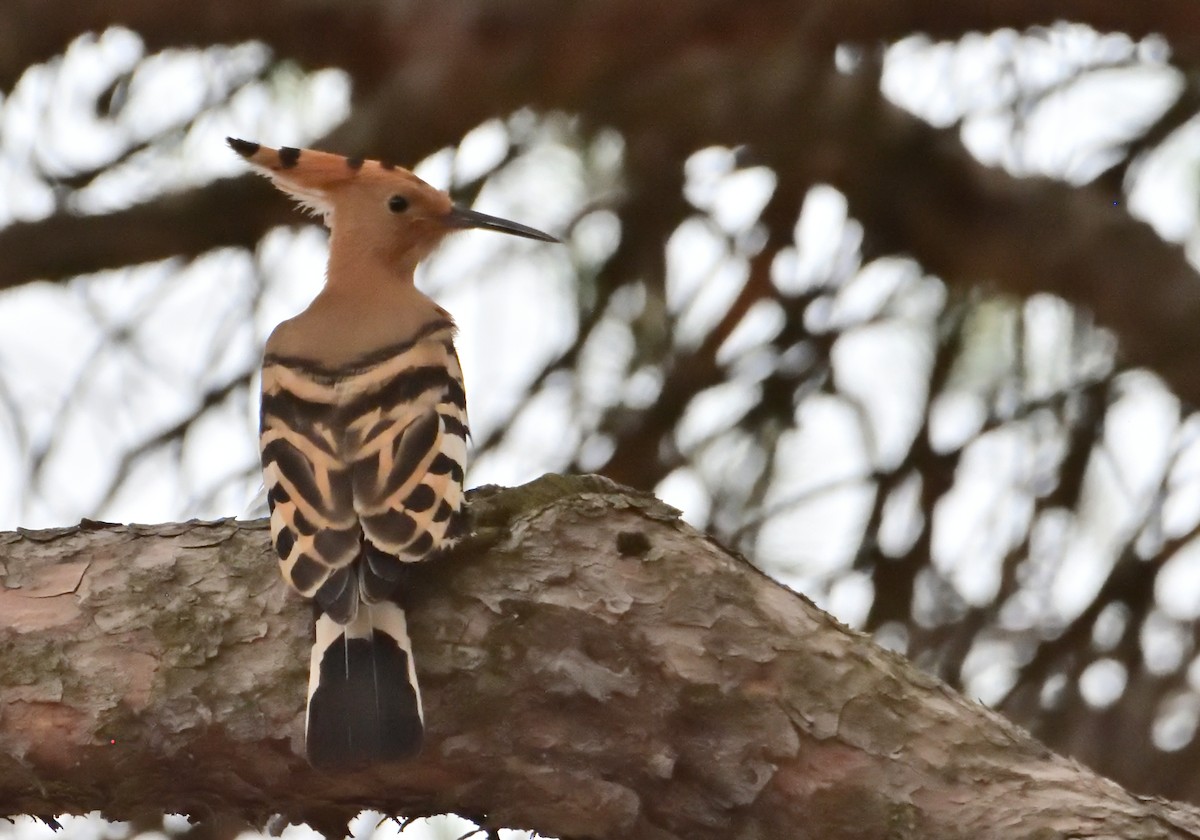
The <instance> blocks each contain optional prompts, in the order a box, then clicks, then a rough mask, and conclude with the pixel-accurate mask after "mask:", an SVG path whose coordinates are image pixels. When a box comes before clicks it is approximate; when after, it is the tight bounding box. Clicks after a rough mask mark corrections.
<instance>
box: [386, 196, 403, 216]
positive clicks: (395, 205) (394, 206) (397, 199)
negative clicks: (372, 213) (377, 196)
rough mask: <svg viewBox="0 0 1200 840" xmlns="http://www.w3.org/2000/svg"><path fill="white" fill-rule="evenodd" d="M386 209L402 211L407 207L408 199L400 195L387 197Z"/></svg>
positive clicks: (395, 211)
mask: <svg viewBox="0 0 1200 840" xmlns="http://www.w3.org/2000/svg"><path fill="white" fill-rule="evenodd" d="M388 209H389V210H391V211H392V212H393V213H403V212H404V211H405V210H407V209H408V199H407V198H405V197H404V196H402V195H394V196H392V197H391V198H389V199H388Z"/></svg>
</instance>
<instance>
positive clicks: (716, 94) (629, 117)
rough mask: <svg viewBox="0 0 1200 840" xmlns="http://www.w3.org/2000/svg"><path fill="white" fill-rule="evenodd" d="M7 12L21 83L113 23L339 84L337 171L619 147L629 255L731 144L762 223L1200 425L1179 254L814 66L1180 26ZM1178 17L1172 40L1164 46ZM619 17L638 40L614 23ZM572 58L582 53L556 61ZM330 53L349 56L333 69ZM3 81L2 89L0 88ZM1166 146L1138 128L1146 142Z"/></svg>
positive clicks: (1088, 7) (361, 11) (146, 6)
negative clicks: (498, 140)
mask: <svg viewBox="0 0 1200 840" xmlns="http://www.w3.org/2000/svg"><path fill="white" fill-rule="evenodd" d="M927 6H928V8H926V7H927ZM934 6H936V9H935V8H934ZM1185 7H1186V8H1185ZM9 8H10V13H11V10H12V8H13V7H9ZM20 8H21V9H23V12H22V13H23V14H25V15H27V16H32V17H36V18H39V19H40V17H41V16H42V15H46V16H47V19H46V21H45V26H42V25H41V24H40V23H39V25H37V26H30V21H25V28H26V30H28V31H31V32H37V33H38V35H37V37H36V38H31V39H29V43H23V44H21V45H19V46H20V48H19V49H16V50H15V51H10V52H8V53H3V52H2V51H0V54H4V55H5V58H6V60H7V61H9V62H14V61H15V62H16V63H17V64H19V65H20V66H21V67H23V66H25V65H26V64H27V63H28V62H30V61H33V60H36V59H38V58H39V57H46V56H47V55H50V54H53V53H54V52H56V51H58V50H61V49H62V47H63V46H64V44H65V43H66V42H67V41H68V40H69V39H70V37H72V36H74V35H75V34H77V33H78V32H80V31H83V29H85V28H87V27H92V28H100V27H102V25H104V24H106V23H111V22H113V21H121V22H123V23H125V24H127V25H129V26H131V27H133V28H134V29H135V30H136V31H137V32H138V33H139V34H140V35H141V36H142V37H143V38H144V39H145V40H146V43H147V46H148V47H149V48H151V49H158V48H162V47H166V46H180V45H195V44H208V43H216V42H228V41H236V40H239V39H245V38H261V39H263V40H264V41H266V42H267V43H268V44H270V45H271V46H272V47H273V48H274V49H275V50H276V51H277V53H278V54H279V55H280V56H286V57H288V58H290V59H293V60H298V61H300V62H302V63H304V64H305V65H307V66H323V65H326V64H330V63H337V64H339V66H343V67H344V68H345V69H346V70H347V71H348V72H349V73H350V74H351V76H352V77H353V79H354V83H355V97H356V110H355V114H354V117H353V118H352V119H351V120H350V122H349V123H347V124H346V125H345V126H343V127H342V128H340V129H339V130H338V131H337V132H336V133H335V135H334V136H333V137H331V138H329V143H328V144H327V145H330V146H331V147H332V148H335V149H342V150H345V151H364V150H369V151H370V152H371V154H372V156H384V157H391V158H393V159H396V160H403V161H415V160H418V159H420V158H421V157H423V156H425V155H427V154H429V153H431V152H433V151H435V150H437V149H438V148H442V147H444V146H447V145H451V144H453V143H455V142H457V141H458V139H459V138H460V137H462V136H463V135H464V134H465V133H466V132H467V131H469V130H470V129H471V128H473V127H474V126H476V125H478V124H479V123H481V122H483V121H485V120H486V119H489V118H491V117H494V116H496V115H503V114H508V113H511V112H513V111H515V110H517V109H519V108H522V107H525V106H530V105H532V106H534V107H537V108H541V109H562V110H565V111H567V112H570V113H573V114H577V115H579V116H580V117H581V119H583V120H584V121H585V123H587V124H590V125H593V126H611V127H615V128H617V129H618V130H620V131H621V132H622V133H623V135H624V136H625V137H626V142H627V143H628V145H629V148H630V154H629V156H628V157H629V172H628V176H627V177H628V185H629V189H630V191H631V192H632V193H635V194H637V193H639V192H640V191H644V190H646V191H650V192H649V195H648V197H646V198H643V199H642V200H639V201H638V203H637V210H638V213H637V216H636V218H631V217H629V216H628V215H626V216H624V218H623V221H624V223H625V227H626V229H629V228H630V227H632V226H637V227H638V228H640V229H641V231H642V233H643V236H644V237H645V239H646V240H647V241H653V242H662V241H665V239H666V236H667V235H668V234H669V232H670V231H671V230H672V229H673V228H674V226H675V225H677V224H678V222H679V216H678V209H679V204H678V196H677V195H675V194H667V193H665V192H661V191H654V188H655V187H656V186H657V185H658V184H659V182H661V180H662V178H661V175H660V174H659V173H661V172H663V171H664V170H676V171H677V170H678V167H679V166H680V165H681V163H682V161H683V160H684V159H685V158H686V156H687V155H688V154H690V153H691V152H692V151H694V150H695V149H697V148H701V147H703V146H706V145H709V144H714V143H722V144H727V145H731V146H733V145H739V144H748V145H749V146H750V148H751V149H752V151H753V153H754V154H755V156H756V157H757V158H758V159H759V160H761V161H762V162H764V163H766V164H768V165H770V166H771V167H772V168H773V169H774V170H775V171H776V172H777V173H778V176H779V187H778V189H777V191H776V195H775V199H774V201H775V203H776V205H778V206H779V207H780V208H781V210H782V211H784V212H786V213H788V214H794V212H795V209H796V208H797V207H798V206H799V203H800V201H801V200H802V198H803V196H804V194H805V191H806V190H807V189H808V188H809V187H810V186H812V185H813V184H816V183H830V184H832V185H834V186H836V187H837V188H838V189H840V190H841V191H842V192H844V193H845V194H846V196H847V197H848V198H849V201H850V207H851V212H852V213H853V214H854V215H855V216H856V218H858V219H859V220H860V221H861V222H862V223H863V224H864V226H865V228H866V229H867V230H868V231H869V233H870V240H869V244H870V246H871V247H872V249H873V250H874V251H875V252H876V253H888V252H891V253H907V254H911V255H912V256H914V257H915V258H916V259H917V260H919V261H920V262H921V264H922V265H924V266H925V267H926V268H928V269H929V270H930V271H932V272H934V273H936V274H938V275H940V276H941V277H943V278H944V279H945V280H946V281H947V282H948V283H950V284H951V285H961V286H973V285H977V284H981V283H982V284H990V285H992V286H994V287H996V288H999V289H1002V290H1004V291H1007V292H1010V293H1013V294H1017V295H1028V294H1031V293H1034V292H1038V291H1046V292H1053V293H1055V294H1059V295H1061V296H1063V297H1065V298H1066V299H1068V300H1071V301H1073V302H1076V303H1079V304H1081V305H1084V306H1086V307H1088V308H1090V309H1091V310H1092V311H1093V312H1094V313H1095V314H1096V316H1097V318H1098V320H1099V321H1100V323H1101V324H1103V325H1104V326H1107V327H1109V328H1110V329H1112V330H1114V331H1115V332H1116V333H1117V334H1118V336H1119V337H1120V340H1121V347H1122V352H1123V354H1124V358H1125V360H1126V361H1127V362H1129V363H1131V364H1135V365H1145V366H1147V367H1149V368H1151V369H1153V370H1155V371H1156V372H1158V373H1159V374H1160V375H1162V376H1163V377H1164V378H1165V379H1166V380H1167V381H1168V382H1169V383H1170V384H1171V386H1172V388H1173V389H1174V390H1175V391H1176V392H1177V393H1178V394H1179V395H1180V396H1182V397H1184V398H1185V399H1187V400H1189V401H1190V402H1192V403H1193V404H1197V403H1200V373H1198V371H1200V363H1198V362H1200V360H1198V359H1197V358H1196V344H1195V342H1194V341H1193V340H1192V336H1193V331H1194V325H1195V324H1196V323H1197V322H1198V321H1200V277H1198V276H1197V273H1196V271H1195V270H1194V269H1193V268H1192V267H1191V266H1190V264H1189V263H1188V262H1187V260H1186V259H1185V257H1184V254H1183V252H1182V250H1181V249H1180V248H1179V247H1178V246H1176V245H1174V244H1171V243H1167V242H1164V241H1162V240H1161V239H1160V238H1159V237H1158V236H1157V235H1156V234H1155V233H1154V232H1153V231H1152V230H1151V229H1150V228H1149V227H1148V226H1147V225H1146V224H1144V223H1143V222H1141V221H1138V220H1136V219H1134V218H1132V217H1131V216H1130V215H1129V214H1128V213H1127V211H1126V209H1125V207H1124V202H1123V200H1122V198H1123V196H1122V195H1121V194H1120V192H1119V190H1118V189H1117V188H1116V186H1115V185H1114V184H1112V183H1111V181H1105V180H1101V181H1099V182H1097V183H1095V184H1093V185H1092V186H1085V187H1081V188H1076V187H1072V186H1068V185H1065V184H1062V183H1058V182H1055V181H1051V180H1049V179H1044V178H1013V177H1011V176H1009V175H1006V174H1004V173H1003V172H1000V171H998V170H995V169H990V168H988V167H985V166H983V165H981V164H980V163H978V162H977V161H976V160H974V159H973V158H972V157H971V156H970V154H969V153H968V152H967V151H966V150H965V149H964V147H963V146H962V144H961V143H960V142H959V140H958V137H957V134H956V133H955V132H954V131H952V130H936V129H933V128H930V127H929V126H927V125H925V124H924V123H923V122H921V121H920V120H918V119H917V118H916V117H913V116H911V115H909V114H907V113H906V112H904V111H902V110H901V109H899V108H897V107H895V106H893V105H891V104H889V103H888V102H887V101H886V100H885V99H884V98H883V97H882V95H881V94H880V92H879V70H880V67H879V64H878V60H877V56H876V55H875V54H874V52H872V51H871V50H868V51H866V52H865V53H864V55H863V58H862V60H861V62H860V64H859V66H858V68H857V70H855V71H854V72H852V73H849V74H844V73H840V72H838V71H837V70H835V68H834V66H833V63H832V61H831V60H830V52H831V50H832V49H833V48H834V47H835V46H836V45H837V44H838V43H842V42H848V43H860V44H876V43H879V42H880V41H881V40H884V39H888V38H896V37H900V36H902V35H905V34H908V33H911V32H914V31H924V32H928V33H929V34H931V35H933V36H935V37H939V36H942V37H954V36H959V35H961V34H962V33H964V32H967V31H970V30H972V29H987V28H992V27H995V26H1000V25H1009V26H1031V25H1036V24H1041V23H1050V22H1052V17H1053V18H1058V17H1065V18H1069V19H1073V20H1078V21H1082V22H1087V23H1091V24H1092V25H1093V26H1097V27H1099V28H1101V29H1104V28H1109V27H1111V28H1117V29H1120V30H1121V31H1124V32H1126V33H1128V34H1130V35H1132V36H1134V37H1137V36H1139V35H1141V34H1146V33H1148V32H1150V31H1161V32H1165V33H1168V35H1169V37H1170V43H1171V46H1172V49H1173V50H1175V54H1176V57H1177V59H1178V60H1180V61H1183V62H1187V61H1189V60H1193V59H1195V60H1197V61H1200V57H1198V56H1197V53H1200V25H1197V24H1196V23H1195V20H1194V19H1193V17H1192V16H1191V15H1193V14H1194V9H1191V8H1190V6H1188V4H1185V3H1167V4H1162V5H1157V4H1156V6H1155V9H1154V11H1153V13H1151V12H1150V11H1148V10H1143V9H1140V7H1136V6H1134V7H1129V6H1128V4H1113V3H1098V2H1094V0H1093V2H1083V1H1082V0H1080V2H1076V3H1067V4H1056V7H1055V10H1054V15H1053V16H1050V15H1048V14H1047V12H1046V11H1045V9H1044V8H1042V6H1041V4H1033V3H1023V2H1007V3H967V4H956V6H955V8H954V10H952V11H949V12H947V11H946V10H945V9H944V8H943V7H942V6H941V5H940V4H924V3H922V4H902V5H901V6H899V7H897V6H896V4H889V3H879V2H859V3H846V4H838V3H815V2H810V3H783V2H778V3H766V4H755V5H754V6H753V7H747V8H745V9H743V8H741V7H738V6H736V5H732V6H714V7H710V6H707V5H704V4H698V3H697V4H684V5H672V6H670V7H669V8H664V9H661V10H656V11H655V12H653V13H648V12H647V11H646V10H644V9H641V8H640V7H638V11H636V12H635V11H634V10H633V9H632V7H631V6H630V4H629V3H627V2H617V0H610V2H605V3H600V4H589V6H587V7H581V8H573V7H572V8H570V9H568V7H561V8H560V7H557V6H547V5H545V4H506V5H502V6H491V7H488V8H487V9H486V10H484V9H481V8H476V7H469V6H451V7H447V6H444V5H441V4H429V3H426V4H416V5H412V6H409V7H406V10H405V12H404V13H403V14H398V13H391V14H389V13H387V12H386V9H387V8H392V7H391V6H389V5H387V4H383V3H374V2H360V3H357V4H351V5H349V6H345V5H337V6H333V5H326V4H321V3H317V4H311V3H302V4H298V3H293V2H286V0H277V2H273V3H266V4H260V5H252V6H247V5H246V4H241V3H228V2H222V3H216V4H205V5H204V6H203V7H198V8H194V9H188V10H179V9H174V8H172V9H169V10H167V9H165V8H161V7H159V6H158V5H156V4H152V3H133V2H114V3H111V4H107V5H106V6H102V7H99V8H95V9H93V10H92V12H91V14H94V15H96V16H97V17H96V19H95V20H92V21H90V22H89V21H88V20H86V19H83V18H79V17H72V16H70V15H59V16H57V17H56V16H55V15H57V12H58V8H57V4H54V3H49V4H26V5H24V6H21V7H20ZM648 14H650V15H651V16H649V17H647V15H648ZM1185 14H1186V15H1189V17H1187V22H1186V24H1185V23H1184V22H1183V21H1182V20H1180V21H1177V22H1178V23H1179V25H1178V26H1173V25H1172V20H1173V16H1176V17H1179V16H1183V15H1185ZM633 19H638V20H639V21H640V22H639V24H638V26H637V27H633V28H630V27H629V26H627V25H624V24H623V25H620V26H618V25H617V24H618V22H627V21H628V20H633ZM34 22H37V21H34ZM2 30H3V27H0V31H2ZM10 31H12V30H10ZM43 41H44V43H43ZM584 42H586V43H588V44H589V48H588V49H587V50H580V49H577V48H576V47H577V46H578V45H579V44H581V43H584ZM348 43H353V44H354V45H355V46H354V49H353V50H346V49H344V48H343V47H344V45H345V44H348ZM334 45H336V47H335V46H334ZM802 47H807V48H808V49H807V50H804V49H802ZM335 58H336V59H337V60H336V61H335ZM14 66H15V65H14ZM382 68H388V71H387V73H386V74H384V73H383V70H382ZM16 72H17V71H16V70H15V69H10V70H7V71H5V72H0V85H3V84H4V83H5V81H7V82H8V83H9V84H11V81H12V79H13V78H15V73H16ZM451 93H452V95H451ZM1186 101H1191V97H1188V98H1187V100H1186ZM1186 117H1187V114H1186V113H1177V114H1173V118H1174V119H1178V120H1179V121H1180V122H1182V120H1184V119H1185V118H1186ZM1168 128H1169V126H1168V125H1166V124H1165V123H1160V125H1159V126H1157V127H1156V131H1157V132H1160V133H1161V132H1163V131H1166V130H1167V129H1168ZM235 208H236V212H234V209H235ZM294 218H295V217H294V215H291V214H290V211H289V210H288V208H286V207H284V206H283V205H281V204H280V203H279V202H278V201H276V200H274V199H273V198H272V197H271V196H270V193H269V190H267V188H266V187H264V186H262V185H261V184H256V183H254V182H252V181H250V180H249V179H240V180H236V181H232V182H229V181H222V182H217V183H214V184H211V185H209V186H207V187H204V188H201V189H197V190H194V191H191V192H188V193H185V194H180V195H172V196H168V197H165V198H162V199H159V200H157V201H153V202H150V203H148V204H145V205H141V206H136V207H131V208H128V209H126V210H123V211H117V212H114V213H110V214H106V215H101V216H72V215H65V214H59V215H55V216H52V217H50V218H48V219H45V220H42V221H38V222H26V223H17V224H13V225H10V226H8V227H7V228H4V229H3V230H0V253H3V254H4V255H5V259H4V261H3V263H2V264H0V289H2V288H6V287H11V286H14V285H18V284H20V283H24V282H28V281H30V280H33V279H64V278H67V277H70V276H73V275H75V274H79V273H87V272H92V271H97V270H100V269H104V268H112V267H117V266H123V265H131V264H137V263H141V262H146V261H150V260H158V259H166V258H169V257H173V256H184V257H189V256H195V255H197V254H200V253H203V252H204V251H207V250H209V249H211V248H215V247H221V246H230V245H237V246H252V245H253V243H255V242H257V241H258V239H259V238H260V237H261V235H262V234H263V233H264V232H265V231H266V230H267V229H268V228H270V227H272V226H274V225H278V224H283V223H286V222H288V221H289V220H294ZM63 242H71V243H72V247H71V248H70V249H64V248H63V247H62V243H63Z"/></svg>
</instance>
